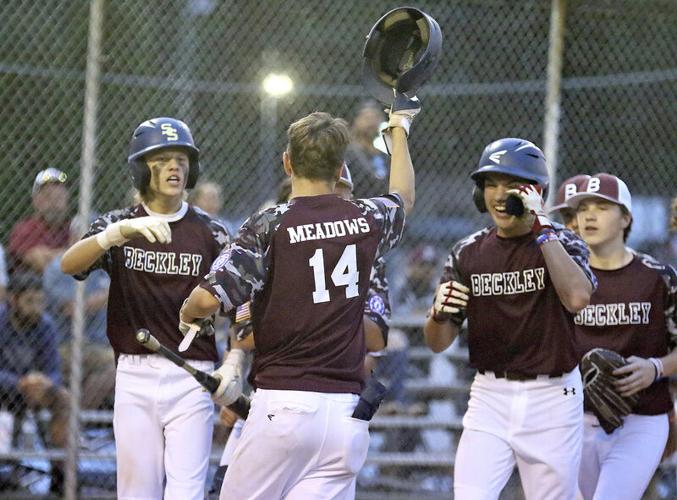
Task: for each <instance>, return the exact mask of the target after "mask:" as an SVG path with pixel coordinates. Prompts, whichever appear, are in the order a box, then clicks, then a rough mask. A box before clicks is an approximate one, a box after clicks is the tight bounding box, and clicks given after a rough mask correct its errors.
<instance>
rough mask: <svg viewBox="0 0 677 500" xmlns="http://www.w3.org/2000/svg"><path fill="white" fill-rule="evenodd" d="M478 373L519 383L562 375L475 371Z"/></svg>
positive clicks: (560, 374)
mask: <svg viewBox="0 0 677 500" xmlns="http://www.w3.org/2000/svg"><path fill="white" fill-rule="evenodd" d="M477 371H478V372H480V373H481V374H482V375H485V374H487V373H490V374H493V375H494V377H496V378H504V379H506V380H517V381H520V382H524V381H526V380H536V379H538V378H539V377H540V378H557V377H561V376H562V375H564V373H552V374H547V375H545V374H544V375H527V374H525V373H520V372H494V371H490V370H477Z"/></svg>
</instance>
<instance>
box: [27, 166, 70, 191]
mask: <svg viewBox="0 0 677 500" xmlns="http://www.w3.org/2000/svg"><path fill="white" fill-rule="evenodd" d="M67 180H68V176H67V175H66V172H62V171H61V170H59V169H58V168H54V167H47V168H46V169H44V170H40V172H38V175H36V176H35V180H34V181H33V191H32V194H33V195H35V193H37V192H38V191H39V190H40V188H41V187H42V186H44V185H45V184H52V183H56V184H65V183H66V181H67Z"/></svg>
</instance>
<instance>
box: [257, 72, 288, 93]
mask: <svg viewBox="0 0 677 500" xmlns="http://www.w3.org/2000/svg"><path fill="white" fill-rule="evenodd" d="M293 88H294V82H293V81H292V79H291V78H289V76H288V75H285V74H283V73H282V74H280V73H270V74H268V75H267V76H266V77H265V78H264V79H263V90H264V91H265V92H266V94H268V95H269V96H271V97H282V96H283V95H286V94H288V93H289V92H291V90H292V89H293Z"/></svg>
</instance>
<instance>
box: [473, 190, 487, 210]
mask: <svg viewBox="0 0 677 500" xmlns="http://www.w3.org/2000/svg"><path fill="white" fill-rule="evenodd" d="M472 201H473V202H474V203H475V206H476V207H477V210H479V211H480V212H481V213H485V212H486V211H487V205H486V203H484V188H483V187H482V186H480V185H479V184H475V187H474V188H473V189H472Z"/></svg>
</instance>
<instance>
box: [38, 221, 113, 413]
mask: <svg viewBox="0 0 677 500" xmlns="http://www.w3.org/2000/svg"><path fill="white" fill-rule="evenodd" d="M80 236H81V235H80V234H79V232H78V224H77V219H74V220H73V223H72V224H71V240H70V243H71V244H72V243H75V242H76V241H78V240H79V239H80ZM84 283H85V326H84V328H85V331H84V341H83V344H82V362H83V369H82V401H81V404H82V407H83V408H87V409H97V408H102V407H107V406H110V407H112V401H113V392H114V386H115V356H114V354H113V349H112V348H111V347H110V344H109V342H108V338H107V336H106V307H107V303H108V287H109V285H110V278H109V277H108V274H106V273H105V272H104V271H102V270H100V269H99V270H96V271H93V272H92V273H91V274H90V275H89V276H88V277H87V279H86V280H85V282H84ZM43 284H44V290H45V298H46V304H47V311H48V312H49V313H50V314H51V316H52V317H53V318H54V320H55V322H56V324H57V328H58V330H59V342H60V347H59V352H60V353H61V359H62V361H63V365H62V366H63V370H62V373H63V377H64V380H66V381H70V361H71V342H70V341H71V328H72V317H73V313H74V309H75V290H76V281H75V279H73V277H72V276H71V275H69V274H64V273H63V272H61V255H59V256H57V257H55V258H54V259H52V262H50V263H49V264H48V265H47V268H46V269H45V273H44V275H43Z"/></svg>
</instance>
